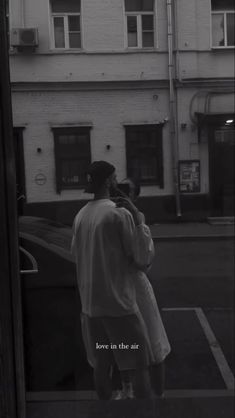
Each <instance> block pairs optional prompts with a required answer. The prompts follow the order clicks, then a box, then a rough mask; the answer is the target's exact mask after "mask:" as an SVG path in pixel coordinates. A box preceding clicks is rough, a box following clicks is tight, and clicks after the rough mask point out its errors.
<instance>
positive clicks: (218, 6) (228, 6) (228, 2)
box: [211, 0, 234, 10]
mask: <svg viewBox="0 0 235 418" xmlns="http://www.w3.org/2000/svg"><path fill="white" fill-rule="evenodd" d="M211 8H212V10H234V0H211Z"/></svg>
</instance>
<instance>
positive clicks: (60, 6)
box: [51, 0, 81, 49]
mask: <svg viewBox="0 0 235 418" xmlns="http://www.w3.org/2000/svg"><path fill="white" fill-rule="evenodd" d="M80 3H81V2H80V0H51V19H52V36H53V48H56V49H71V48H81V23H80V9H81V4H80Z"/></svg>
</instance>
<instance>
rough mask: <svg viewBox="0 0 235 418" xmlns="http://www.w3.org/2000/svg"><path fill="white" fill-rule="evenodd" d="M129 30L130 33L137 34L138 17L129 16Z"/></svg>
mask: <svg viewBox="0 0 235 418" xmlns="http://www.w3.org/2000/svg"><path fill="white" fill-rule="evenodd" d="M127 30H128V33H129V32H137V17H136V16H127Z"/></svg>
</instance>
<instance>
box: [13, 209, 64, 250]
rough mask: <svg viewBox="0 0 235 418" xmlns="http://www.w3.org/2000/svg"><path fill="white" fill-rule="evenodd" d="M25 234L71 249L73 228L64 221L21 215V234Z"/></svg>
mask: <svg viewBox="0 0 235 418" xmlns="http://www.w3.org/2000/svg"><path fill="white" fill-rule="evenodd" d="M25 234H27V236H29V235H31V236H32V237H36V238H39V239H40V240H43V241H45V242H46V243H47V244H53V245H56V246H57V247H61V248H63V249H66V250H69V251H70V247H71V240H72V228H71V227H69V226H66V225H63V224H62V223H59V222H55V221H53V220H50V219H46V218H40V217H35V216H20V217H19V235H20V236H21V237H22V236H25Z"/></svg>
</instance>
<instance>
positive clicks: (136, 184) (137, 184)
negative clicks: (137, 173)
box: [123, 177, 140, 197]
mask: <svg viewBox="0 0 235 418" xmlns="http://www.w3.org/2000/svg"><path fill="white" fill-rule="evenodd" d="M123 181H129V182H131V183H132V184H133V186H134V191H135V195H136V197H138V196H139V194H140V182H139V180H138V179H137V178H136V177H126V178H125V179H124V180H123Z"/></svg>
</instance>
